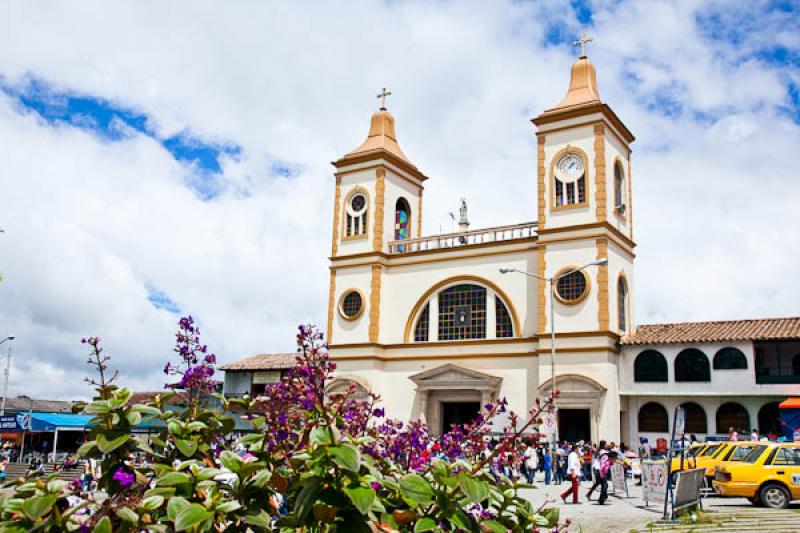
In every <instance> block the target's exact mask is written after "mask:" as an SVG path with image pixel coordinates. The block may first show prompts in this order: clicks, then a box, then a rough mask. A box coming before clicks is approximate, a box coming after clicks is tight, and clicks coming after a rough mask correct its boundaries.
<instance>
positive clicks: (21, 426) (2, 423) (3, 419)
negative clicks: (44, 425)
mask: <svg viewBox="0 0 800 533" xmlns="http://www.w3.org/2000/svg"><path fill="white" fill-rule="evenodd" d="M30 426H31V417H30V415H28V413H17V414H15V415H3V416H0V431H25V430H27V429H30Z"/></svg>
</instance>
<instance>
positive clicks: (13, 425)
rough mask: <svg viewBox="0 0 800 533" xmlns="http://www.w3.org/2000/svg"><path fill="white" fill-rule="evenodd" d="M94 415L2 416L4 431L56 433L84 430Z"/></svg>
mask: <svg viewBox="0 0 800 533" xmlns="http://www.w3.org/2000/svg"><path fill="white" fill-rule="evenodd" d="M91 419H92V415H77V414H71V413H31V414H28V413H17V414H14V415H5V416H0V430H2V431H10V432H14V431H55V430H56V429H84V428H86V426H87V424H88V423H89V420H91Z"/></svg>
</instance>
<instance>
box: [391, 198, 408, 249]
mask: <svg viewBox="0 0 800 533" xmlns="http://www.w3.org/2000/svg"><path fill="white" fill-rule="evenodd" d="M410 227H411V208H410V207H408V202H407V201H406V199H405V198H398V199H397V203H395V206H394V240H396V241H404V240H406V239H409V238H411V233H410V231H411V230H410V229H409V228H410Z"/></svg>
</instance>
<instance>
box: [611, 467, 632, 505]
mask: <svg viewBox="0 0 800 533" xmlns="http://www.w3.org/2000/svg"><path fill="white" fill-rule="evenodd" d="M627 492H628V491H627V483H626V482H625V465H624V464H623V463H621V462H619V461H614V462H613V463H611V494H613V495H614V496H622V495H623V494H624V495H625V496H627Z"/></svg>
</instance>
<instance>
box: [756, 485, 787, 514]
mask: <svg viewBox="0 0 800 533" xmlns="http://www.w3.org/2000/svg"><path fill="white" fill-rule="evenodd" d="M789 498H790V496H789V491H788V490H786V489H785V488H783V487H782V486H781V485H777V484H775V483H770V484H768V485H764V486H763V487H761V490H760V491H758V499H759V500H761V501H762V502H763V504H764V505H766V506H767V507H769V508H770V509H786V508H787V507H789Z"/></svg>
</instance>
